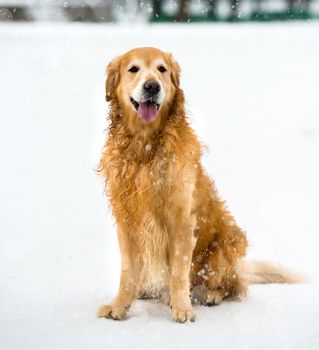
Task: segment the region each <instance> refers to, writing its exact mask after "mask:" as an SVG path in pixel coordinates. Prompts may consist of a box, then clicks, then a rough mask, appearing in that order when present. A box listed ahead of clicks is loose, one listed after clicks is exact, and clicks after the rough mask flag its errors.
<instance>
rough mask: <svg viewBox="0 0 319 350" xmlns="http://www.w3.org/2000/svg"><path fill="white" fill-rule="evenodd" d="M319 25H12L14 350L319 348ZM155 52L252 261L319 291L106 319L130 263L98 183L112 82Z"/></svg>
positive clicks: (1, 250)
mask: <svg viewBox="0 0 319 350" xmlns="http://www.w3.org/2000/svg"><path fill="white" fill-rule="evenodd" d="M318 38H319V24H315V23H307V24H286V25H280V24H272V25H237V26H235V25H234V26H232V25H211V26H210V25H189V26H135V27H134V26H131V25H128V26H125V27H117V26H94V25H91V26H90V25H80V24H78V25H75V24H73V25H66V24H65V25H59V26H49V25H37V24H32V25H12V24H10V25H1V26H0V101H1V103H0V171H1V172H0V180H1V181H0V240H1V244H0V270H1V278H0V348H1V349H3V350H13V349H14V350H16V349H17V350H22V349H23V350H27V349H30V350H31V349H32V350H40V349H41V350H43V349H45V350H47V349H52V350H56V349H63V350H65V349H71V350H73V349H77V350H82V349H83V350H84V349H95V350H99V349H103V350H104V349H127V347H129V348H132V349H147V348H152V349H163V348H164V349H194V348H197V349H233V348H237V349H254V350H255V349H287V350H288V349H289V350H291V349H310V350H312V349H319V302H318V294H319V285H318V275H319V254H318V244H319V219H318V215H319V204H318V198H319V186H318V179H319V164H318V159H319V157H318V151H319V105H318V92H319V85H318V81H319V40H318ZM145 45H152V46H157V47H160V48H162V49H164V50H168V51H171V52H173V53H174V54H175V56H176V58H177V59H178V61H179V62H180V64H181V66H182V68H183V79H182V84H183V86H184V90H185V93H186V97H187V102H188V110H189V111H190V117H191V119H192V124H193V126H194V128H195V129H196V132H197V133H198V134H199V135H200V138H201V139H202V141H203V142H204V143H206V144H207V146H208V148H209V150H210V152H209V153H207V154H206V156H205V158H204V163H205V165H206V168H207V170H208V172H209V174H210V175H211V176H212V177H214V178H215V180H216V183H217V186H218V188H219V191H220V193H221V195H222V196H223V197H224V198H225V199H227V201H228V203H229V206H230V208H231V210H232V212H233V213H234V214H235V216H236V218H237V221H238V222H239V224H240V225H241V226H242V227H243V228H244V229H245V230H246V231H247V233H248V237H249V240H250V246H251V247H250V252H249V256H250V257H251V258H262V259H267V260H270V261H275V262H281V263H284V264H286V265H288V266H292V267H296V268H298V269H300V270H303V271H306V272H308V274H309V275H310V276H311V277H312V278H313V283H312V284H309V285H292V286H290V285H265V286H252V287H251V288H250V293H249V295H248V298H247V299H246V301H244V302H241V303H235V302H229V303H224V304H222V305H221V306H218V307H214V308H204V307H200V306H196V307H195V312H196V314H197V322H195V323H194V324H183V325H181V324H174V323H173V322H172V321H171V320H170V313H169V309H168V308H167V307H166V306H164V305H162V304H159V303H158V302H156V301H138V302H136V303H135V305H134V306H133V308H132V310H131V312H130V313H129V317H128V319H127V320H126V321H123V322H114V321H109V320H104V319H96V318H95V313H96V310H97V308H98V306H99V305H100V304H101V303H105V302H107V301H110V300H111V299H112V298H113V296H114V295H115V293H116V290H117V284H118V278H119V253H118V246H117V241H116V234H115V228H114V223H113V221H112V219H111V216H110V214H109V212H108V208H107V204H106V199H105V195H104V194H103V186H102V184H101V181H100V179H98V178H97V176H96V175H95V173H94V167H95V166H96V165H97V163H98V160H99V155H100V150H101V147H102V143H103V139H104V133H103V130H104V129H105V127H106V121H105V116H106V109H107V106H106V104H105V102H104V68H105V65H106V63H107V62H108V61H109V60H110V59H111V58H112V57H114V56H115V55H117V54H120V53H122V52H124V51H126V50H127V49H129V48H132V47H135V46H145Z"/></svg>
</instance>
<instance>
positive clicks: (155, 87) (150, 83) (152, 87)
mask: <svg viewBox="0 0 319 350" xmlns="http://www.w3.org/2000/svg"><path fill="white" fill-rule="evenodd" d="M144 90H145V91H146V92H147V93H149V94H150V95H156V94H157V93H158V92H159V91H160V90H161V86H160V84H159V83H158V82H157V81H156V80H147V81H146V82H145V83H144Z"/></svg>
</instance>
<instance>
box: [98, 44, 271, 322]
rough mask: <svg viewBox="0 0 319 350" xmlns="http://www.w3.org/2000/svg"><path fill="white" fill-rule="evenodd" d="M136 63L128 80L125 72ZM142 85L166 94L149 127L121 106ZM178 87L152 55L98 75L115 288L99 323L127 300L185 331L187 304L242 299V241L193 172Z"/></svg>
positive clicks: (197, 159)
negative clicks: (116, 254) (160, 302)
mask: <svg viewBox="0 0 319 350" xmlns="http://www.w3.org/2000/svg"><path fill="white" fill-rule="evenodd" d="M136 62H137V64H138V65H139V68H140V69H139V71H138V72H137V73H135V74H133V73H131V72H129V71H128V70H129V69H130V66H131V65H132V64H133V63H134V64H136ZM159 64H161V65H164V66H165V68H166V69H167V71H166V72H164V73H161V72H160V71H159V70H158V65H159ZM146 79H154V80H156V81H160V82H161V84H162V87H163V89H164V91H165V99H164V101H163V102H162V104H161V106H160V109H159V111H158V116H157V119H156V120H155V121H153V122H152V123H145V122H144V121H143V120H142V119H141V118H139V116H138V114H137V112H136V110H135V109H134V107H133V105H132V103H131V101H130V95H131V93H132V91H133V90H134V89H135V88H136V86H137V85H138V84H140V82H141V80H146ZM179 81H180V68H179V66H178V64H177V63H176V61H175V60H174V59H173V57H172V55H171V54H169V53H165V52H163V51H161V50H158V49H155V48H138V49H133V50H131V51H129V52H127V53H125V54H124V55H122V56H120V57H117V58H115V59H114V60H113V61H112V62H111V63H110V64H109V65H108V67H107V80H106V100H107V101H108V102H109V103H110V109H109V128H108V136H107V140H106V143H105V148H104V151H103V154H102V157H101V161H100V165H99V171H100V173H101V174H102V176H103V177H104V178H105V180H106V186H107V193H108V196H109V200H110V203H111V207H112V212H113V215H114V217H115V219H116V223H117V231H118V239H119V244H120V251H121V279H120V286H119V292H118V294H117V296H116V298H115V299H114V301H113V302H112V303H111V304H110V305H103V306H102V307H101V308H100V310H99V312H98V316H99V317H107V318H112V319H122V318H124V316H125V314H126V312H127V310H128V309H129V307H130V305H131V304H132V302H133V301H134V299H135V298H137V297H159V296H161V297H162V298H163V299H164V300H165V301H166V302H168V303H169V304H170V306H171V309H172V317H173V319H174V320H175V321H178V322H185V321H188V320H190V321H193V320H194V314H193V311H192V302H191V300H192V299H193V301H197V302H199V303H201V304H203V305H214V304H218V303H220V302H221V301H222V300H223V299H225V298H235V299H241V298H242V297H243V296H244V295H245V294H246V289H247V284H248V282H249V280H248V279H249V277H247V276H248V275H247V274H246V273H244V272H243V271H244V268H243V263H242V258H243V257H244V256H245V254H246V249H247V240H246V236H245V233H244V232H243V231H242V230H241V229H240V228H239V227H238V226H237V224H236V222H235V220H234V218H233V217H232V215H231V214H230V213H229V211H228V210H227V208H226V206H225V204H224V202H223V201H222V200H221V199H220V198H219V196H218V194H217V191H216V188H215V184H214V182H213V181H212V180H211V179H210V178H209V177H208V176H207V175H206V173H205V171H204V169H203V167H202V165H201V155H202V149H201V144H200V142H199V141H198V139H197V137H196V135H195V133H194V131H193V130H192V128H191V127H190V126H189V122H188V120H187V118H186V113H185V108H184V94H183V91H182V90H181V88H180V83H179ZM261 279H262V278H261ZM270 279H271V278H270ZM251 280H253V277H251V276H250V281H251ZM268 282H269V281H268Z"/></svg>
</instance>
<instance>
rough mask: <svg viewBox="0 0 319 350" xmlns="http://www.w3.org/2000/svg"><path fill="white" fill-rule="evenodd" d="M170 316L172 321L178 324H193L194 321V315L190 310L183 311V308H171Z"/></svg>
mask: <svg viewBox="0 0 319 350" xmlns="http://www.w3.org/2000/svg"><path fill="white" fill-rule="evenodd" d="M172 316H173V321H175V322H178V323H185V322H187V321H190V322H194V321H195V315H194V313H193V311H192V309H185V308H178V307H176V308H174V307H173V308H172Z"/></svg>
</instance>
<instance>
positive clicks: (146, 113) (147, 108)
mask: <svg viewBox="0 0 319 350" xmlns="http://www.w3.org/2000/svg"><path fill="white" fill-rule="evenodd" d="M138 114H139V115H140V117H141V118H142V119H143V121H144V122H145V123H150V122H152V121H154V120H155V119H156V117H157V108H156V104H155V103H147V102H142V103H140V106H139V107H138Z"/></svg>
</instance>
